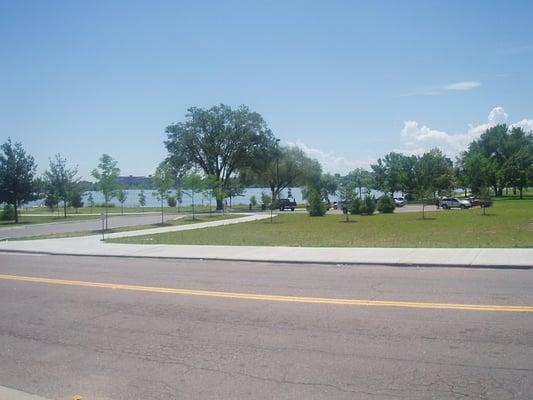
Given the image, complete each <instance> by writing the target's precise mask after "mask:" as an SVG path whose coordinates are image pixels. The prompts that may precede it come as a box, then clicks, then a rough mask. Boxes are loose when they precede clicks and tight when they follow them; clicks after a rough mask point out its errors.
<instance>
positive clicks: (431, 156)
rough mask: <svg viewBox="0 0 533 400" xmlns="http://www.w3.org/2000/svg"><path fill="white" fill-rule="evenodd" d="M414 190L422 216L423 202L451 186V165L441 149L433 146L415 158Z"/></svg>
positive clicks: (423, 213)
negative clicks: (419, 203) (419, 202)
mask: <svg viewBox="0 0 533 400" xmlns="http://www.w3.org/2000/svg"><path fill="white" fill-rule="evenodd" d="M414 179H415V191H416V193H417V195H418V198H419V199H421V200H422V218H425V204H426V201H427V200H428V199H429V198H434V197H435V195H436V193H438V192H442V191H448V190H450V189H451V188H452V186H453V179H454V178H453V166H452V163H451V162H450V160H449V159H447V158H446V157H445V156H444V154H442V151H441V150H439V149H437V148H435V149H432V150H430V151H429V152H427V153H425V154H424V155H422V156H421V157H420V158H418V159H417V161H416V164H415V168H414Z"/></svg>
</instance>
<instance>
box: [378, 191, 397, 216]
mask: <svg viewBox="0 0 533 400" xmlns="http://www.w3.org/2000/svg"><path fill="white" fill-rule="evenodd" d="M395 208H396V204H395V203H394V199H392V198H391V197H389V196H387V195H384V196H382V197H381V198H380V199H379V200H378V211H379V212H382V213H386V214H390V213H392V212H394V209H395Z"/></svg>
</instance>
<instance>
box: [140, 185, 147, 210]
mask: <svg viewBox="0 0 533 400" xmlns="http://www.w3.org/2000/svg"><path fill="white" fill-rule="evenodd" d="M139 205H140V206H141V209H142V211H143V212H144V206H146V195H145V194H144V189H141V192H140V193H139Z"/></svg>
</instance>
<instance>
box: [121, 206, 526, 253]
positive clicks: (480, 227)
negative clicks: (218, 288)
mask: <svg viewBox="0 0 533 400" xmlns="http://www.w3.org/2000/svg"><path fill="white" fill-rule="evenodd" d="M426 218H427V219H425V220H422V213H419V212H415V213H398V214H379V215H372V216H350V219H351V222H348V223H347V222H344V216H343V215H327V216H324V217H309V216H308V215H307V214H303V213H298V214H294V213H282V214H280V215H279V216H278V217H276V218H275V219H274V223H271V222H270V221H269V220H263V221H255V222H247V223H242V224H235V225H228V226H223V227H215V228H208V229H202V230H197V231H186V232H171V233H165V234H159V235H150V236H137V237H132V238H123V239H116V240H113V241H114V242H120V243H141V244H143V243H150V244H200V245H243V246H313V247H330V246H332V247H533V200H521V201H516V200H507V201H505V200H501V201H498V202H496V203H495V206H494V207H493V208H490V209H488V210H487V215H485V216H484V215H482V210H481V209H479V208H474V209H470V210H449V211H437V212H427V213H426Z"/></svg>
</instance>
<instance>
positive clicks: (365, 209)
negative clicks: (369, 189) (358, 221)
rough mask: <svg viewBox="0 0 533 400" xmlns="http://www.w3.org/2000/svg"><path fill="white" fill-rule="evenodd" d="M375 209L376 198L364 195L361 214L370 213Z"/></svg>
mask: <svg viewBox="0 0 533 400" xmlns="http://www.w3.org/2000/svg"><path fill="white" fill-rule="evenodd" d="M374 211H376V200H375V199H374V196H366V197H365V199H364V201H363V206H362V207H361V214H366V215H372V214H374Z"/></svg>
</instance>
